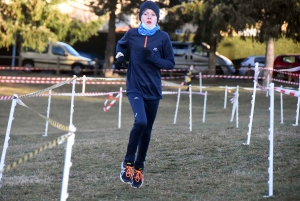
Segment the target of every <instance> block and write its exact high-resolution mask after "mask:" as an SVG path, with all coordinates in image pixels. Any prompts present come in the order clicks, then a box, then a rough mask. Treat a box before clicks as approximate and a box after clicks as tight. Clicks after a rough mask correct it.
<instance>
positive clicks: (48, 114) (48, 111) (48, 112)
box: [43, 89, 52, 136]
mask: <svg viewBox="0 0 300 201" xmlns="http://www.w3.org/2000/svg"><path fill="white" fill-rule="evenodd" d="M51 95H52V89H50V90H49V97H48V107H47V118H49V117H50V106H51ZM48 127H49V122H48V121H47V120H46V125H45V133H44V135H43V136H47V135H48Z"/></svg>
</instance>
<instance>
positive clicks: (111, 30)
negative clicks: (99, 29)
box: [103, 11, 116, 77]
mask: <svg viewBox="0 0 300 201" xmlns="http://www.w3.org/2000/svg"><path fill="white" fill-rule="evenodd" d="M115 21H116V14H115V11H111V12H110V15H109V22H108V26H109V27H108V35H107V42H106V49H105V58H104V65H103V69H104V70H105V72H104V74H105V77H111V76H112V75H113V70H112V64H113V63H114V61H115V60H114V57H115V46H116V32H115V30H116V24H115Z"/></svg>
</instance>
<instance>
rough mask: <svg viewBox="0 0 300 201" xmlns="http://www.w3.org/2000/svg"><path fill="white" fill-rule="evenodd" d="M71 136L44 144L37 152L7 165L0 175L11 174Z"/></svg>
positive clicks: (67, 135) (63, 136)
mask: <svg viewBox="0 0 300 201" xmlns="http://www.w3.org/2000/svg"><path fill="white" fill-rule="evenodd" d="M71 134H72V133H71ZM71 134H66V135H62V136H60V137H58V138H56V139H55V140H53V141H51V142H48V143H47V144H44V145H43V146H41V147H40V148H38V149H36V150H34V151H32V152H30V153H28V154H26V155H25V156H23V157H21V158H20V159H18V160H16V161H14V162H13V163H11V164H9V165H7V166H6V167H5V168H4V169H2V170H0V173H4V172H9V171H10V170H12V169H13V168H15V167H17V166H19V165H20V164H22V163H23V162H26V161H28V160H29V159H31V158H33V157H34V156H36V155H37V154H39V153H41V152H43V151H45V150H46V149H50V148H52V147H55V146H57V145H59V144H62V143H64V142H65V141H66V140H67V139H68V138H69V137H70V136H71Z"/></svg>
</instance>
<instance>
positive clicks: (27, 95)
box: [19, 77, 76, 98]
mask: <svg viewBox="0 0 300 201" xmlns="http://www.w3.org/2000/svg"><path fill="white" fill-rule="evenodd" d="M75 79H76V77H74V78H72V79H68V80H66V81H63V82H60V83H58V84H56V85H53V86H51V87H48V88H45V89H42V90H40V91H36V92H32V93H29V94H25V95H22V96H20V97H19V98H26V97H33V96H37V95H38V94H41V93H43V92H46V91H50V90H52V89H55V88H58V87H60V86H62V85H65V84H66V83H68V82H72V81H73V80H75Z"/></svg>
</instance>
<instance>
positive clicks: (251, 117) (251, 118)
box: [243, 80, 257, 145]
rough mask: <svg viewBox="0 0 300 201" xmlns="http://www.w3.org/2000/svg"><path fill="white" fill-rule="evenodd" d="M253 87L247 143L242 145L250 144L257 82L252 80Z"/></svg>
mask: <svg viewBox="0 0 300 201" xmlns="http://www.w3.org/2000/svg"><path fill="white" fill-rule="evenodd" d="M253 82H254V86H253V94H252V100H251V112H250V116H249V118H250V122H249V124H248V128H249V129H248V133H247V136H248V137H247V143H246V144H245V143H243V144H244V145H249V144H250V138H251V130H252V122H253V113H254V105H255V96H256V84H257V82H256V81H255V80H253Z"/></svg>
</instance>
